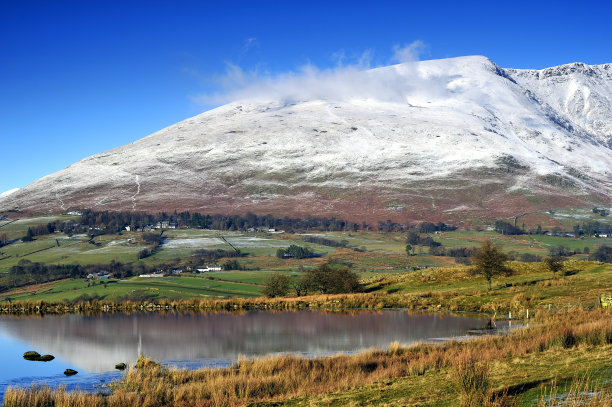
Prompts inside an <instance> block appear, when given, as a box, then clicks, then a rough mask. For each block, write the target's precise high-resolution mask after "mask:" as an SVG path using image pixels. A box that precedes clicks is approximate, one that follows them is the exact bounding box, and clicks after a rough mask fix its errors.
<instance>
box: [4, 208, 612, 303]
mask: <svg viewBox="0 0 612 407" xmlns="http://www.w3.org/2000/svg"><path fill="white" fill-rule="evenodd" d="M583 212H584V213H581V214H579V215H576V216H584V217H588V218H589V219H591V218H593V219H595V218H596V217H597V216H598V215H595V214H592V213H590V214H589V213H588V212H586V210H585V211H583ZM559 216H561V215H559ZM569 216H570V215H568V214H563V215H562V217H563V218H564V219H566V220H567V219H570V220H571V218H569ZM594 216H595V217H594ZM600 218H601V217H600ZM69 219H73V220H78V217H75V216H49V217H39V218H31V219H20V220H17V221H15V222H11V223H9V221H7V220H4V221H1V222H0V233H5V234H7V235H8V237H9V239H10V240H13V241H12V242H11V243H10V244H8V245H6V246H4V247H1V248H0V284H1V283H2V281H3V279H4V278H6V273H7V272H8V271H9V270H10V269H11V267H13V266H15V265H17V264H18V263H19V262H20V261H21V260H29V261H31V262H40V263H44V264H79V265H100V270H104V269H105V265H108V264H109V263H110V262H111V261H115V262H121V263H124V264H134V265H135V264H138V263H142V264H143V265H147V266H151V267H154V268H155V267H158V266H159V267H161V266H162V265H164V264H168V263H174V264H175V265H176V267H178V268H182V266H181V264H182V263H185V262H186V261H187V260H189V259H190V258H192V257H191V256H193V254H194V252H196V251H197V250H204V249H205V250H214V249H223V250H230V251H231V250H233V249H234V248H235V249H238V250H240V251H241V252H242V254H243V255H244V256H243V257H239V258H237V259H236V260H237V261H238V262H239V263H240V265H241V266H242V267H243V268H245V269H247V270H249V271H232V272H219V273H207V274H206V275H205V276H199V277H198V278H195V277H192V278H193V279H194V281H196V282H197V283H200V282H203V281H206V283H205V284H206V286H204V285H197V284H196V287H195V288H194V287H191V286H190V285H189V284H186V285H185V284H178V283H176V282H174V279H173V278H165V279H163V281H162V282H153V281H148V280H146V279H141V280H142V281H140V280H134V279H131V280H128V281H121V282H119V283H111V284H108V288H106V289H103V288H99V287H97V286H96V287H95V288H94V287H76V286H74V287H73V286H69V285H65V284H67V283H65V282H61V283H52V284H49V287H52V288H47V290H49V289H51V290H52V292H49V291H37V292H36V293H35V294H32V293H30V294H28V295H30V296H31V298H32V299H35V298H45V299H47V298H48V299H52V300H63V299H68V300H73V299H74V298H79V297H80V296H82V295H88V296H99V297H103V298H108V299H116V298H122V297H123V296H126V295H129V293H131V292H133V291H134V290H147V291H146V293H144V294H143V293H142V292H141V291H136V293H137V294H138V295H144V296H150V297H151V298H153V297H155V298H162V297H163V298H189V297H198V296H212V297H228V296H236V297H252V296H257V295H259V294H260V292H261V286H262V285H263V284H264V281H265V278H266V276H268V275H269V272H282V273H289V274H291V275H294V276H297V275H299V273H300V271H301V270H304V269H308V268H312V267H316V266H318V265H320V264H322V263H324V262H327V261H331V262H338V263H343V264H346V265H349V266H350V267H351V268H352V269H353V270H355V271H357V272H358V273H361V275H362V277H363V279H364V280H369V279H372V278H384V277H387V276H393V275H396V274H398V273H399V274H403V273H406V272H409V271H412V270H413V269H414V268H419V267H421V268H422V267H446V266H455V265H457V262H456V260H455V259H454V258H452V257H445V256H433V255H430V254H429V248H427V247H424V246H417V247H415V249H414V255H411V256H407V255H406V251H405V247H406V235H405V233H395V232H394V233H379V232H372V231H358V232H310V233H303V234H289V233H282V234H268V233H247V232H237V231H216V230H206V229H170V230H165V231H164V234H163V236H164V237H165V240H164V243H163V244H162V245H161V246H160V247H159V248H158V249H156V250H155V252H154V253H153V254H152V255H151V256H149V257H146V258H144V259H141V260H139V259H138V254H139V252H140V251H141V250H142V249H143V248H145V247H146V246H145V245H144V244H143V243H139V242H141V240H142V239H141V236H142V234H141V233H140V232H127V231H123V232H121V233H118V234H106V235H101V236H97V237H95V238H94V239H91V240H90V238H89V237H88V236H86V235H84V234H81V235H75V236H70V237H69V236H67V235H65V234H63V233H53V234H50V235H44V236H38V237H36V238H35V240H34V241H33V242H22V241H21V240H19V239H18V238H19V237H21V236H24V235H25V233H26V231H27V228H28V227H31V226H36V225H41V224H46V223H47V222H52V221H55V220H61V221H65V220H69ZM574 221H576V220H574ZM155 233H159V231H155ZM309 236H315V237H322V238H325V239H329V240H333V241H336V242H341V241H344V242H347V244H346V247H345V248H338V247H330V246H324V245H320V244H313V243H309V242H305V241H304V239H306V238H308V237H309ZM431 236H432V237H433V238H434V240H435V241H437V242H440V243H441V244H442V248H444V249H451V248H459V247H471V248H473V247H478V246H480V245H481V244H482V242H483V241H484V240H486V239H491V240H492V241H493V242H494V243H496V244H498V245H500V246H501V247H502V250H503V251H505V252H516V253H518V254H523V253H531V254H534V255H537V256H546V255H547V254H548V250H549V249H550V248H551V247H555V246H565V247H568V248H569V249H570V250H576V249H578V250H579V251H580V252H583V251H584V250H585V248H587V249H588V250H589V251H590V252H593V251H595V250H596V249H597V248H598V247H599V246H600V245H602V244H609V245H612V239H610V238H594V237H591V238H573V237H555V236H546V235H521V236H503V235H500V234H498V233H495V232H493V231H475V230H463V229H460V230H456V231H450V232H442V233H436V234H432V235H431ZM291 244H296V245H300V246H305V247H308V248H310V249H311V250H312V251H314V252H315V253H317V254H318V255H319V257H317V258H310V259H302V260H296V259H279V258H277V257H276V251H277V250H278V249H279V248H286V247H288V246H289V245H291ZM587 257H588V255H585V254H579V255H575V256H574V257H573V259H575V260H585V259H586V258H587ZM228 260H230V259H219V260H218V263H219V264H223V263H224V262H226V261H228ZM179 280H180V281H188V280H189V277H181V278H180V279H179ZM130 284H131V285H134V287H132V286H131V285H130ZM202 284H204V283H202ZM63 287H65V288H63ZM419 289H420V288H419ZM432 289H433V287H432ZM64 293H65V294H64ZM22 295H24V294H19V296H22ZM6 296H11V297H15V294H14V293H13V292H9V293H6V292H5V293H4V294H3V295H2V296H0V298H3V297H6ZM62 296H63V297H62Z"/></svg>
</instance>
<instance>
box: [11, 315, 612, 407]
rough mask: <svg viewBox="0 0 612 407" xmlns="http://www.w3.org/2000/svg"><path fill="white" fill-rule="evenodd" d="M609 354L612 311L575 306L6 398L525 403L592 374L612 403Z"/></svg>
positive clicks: (44, 401)
mask: <svg viewBox="0 0 612 407" xmlns="http://www.w3.org/2000/svg"><path fill="white" fill-rule="evenodd" d="M611 358H612V318H611V314H610V313H609V311H608V312H606V311H603V310H595V311H582V310H576V311H572V312H570V313H561V314H550V315H548V316H546V317H545V318H542V319H541V320H540V323H538V324H537V325H535V326H531V327H527V328H523V329H520V330H517V331H514V332H512V333H511V334H509V335H506V336H491V337H483V338H478V339H474V340H471V341H467V342H447V343H444V344H442V345H418V346H415V347H411V348H403V347H400V346H398V345H391V346H390V348H389V349H387V350H371V351H367V352H364V353H361V354H359V355H354V356H347V355H336V356H332V357H326V358H320V359H304V358H301V357H297V356H289V355H285V356H276V357H268V358H261V359H253V360H239V361H238V363H236V364H235V365H234V366H232V367H231V368H225V369H200V370H195V371H185V370H176V369H167V368H163V367H161V366H159V365H158V364H156V363H155V362H153V361H150V360H146V359H145V358H142V359H141V360H140V361H139V362H138V364H137V368H135V369H134V368H133V369H129V370H128V371H127V372H126V373H125V375H124V377H123V379H122V380H120V381H118V382H117V383H114V384H113V385H112V386H111V387H112V393H111V394H110V395H108V396H103V395H100V394H97V395H94V394H85V393H67V392H65V391H63V390H61V389H60V390H50V389H47V388H30V389H18V388H9V389H8V390H7V392H6V396H5V400H4V405H5V406H25V405H40V406H55V405H63V406H77V405H78V406H85V405H86V406H109V407H110V406H219V405H227V406H239V405H246V404H249V403H250V405H275V406H278V405H364V404H378V405H459V404H463V405H469V404H472V405H477V404H479V405H482V404H489V405H512V404H516V405H519V404H528V403H531V402H537V401H538V400H539V399H542V402H543V403H546V397H545V396H543V395H546V394H549V393H550V392H551V388H552V389H554V390H552V391H554V392H557V394H560V395H563V394H564V393H565V392H566V390H565V389H566V387H567V386H571V384H572V383H574V382H575V381H576V380H580V378H581V377H582V375H584V374H586V373H591V374H592V375H595V376H594V377H597V378H601V379H602V380H599V381H598V380H595V381H592V382H589V383H585V384H584V386H585V387H586V390H592V389H593V388H594V387H597V388H598V390H599V393H597V397H598V401H597V403H598V404H595V405H609V404H610V397H611V393H610V379H612V371H611V369H610V364H609V361H610V359H611ZM466 383H467V384H466ZM590 400H592V397H591V398H590ZM474 403H476V404H474ZM510 403H512V404H510ZM606 403H607V404H606Z"/></svg>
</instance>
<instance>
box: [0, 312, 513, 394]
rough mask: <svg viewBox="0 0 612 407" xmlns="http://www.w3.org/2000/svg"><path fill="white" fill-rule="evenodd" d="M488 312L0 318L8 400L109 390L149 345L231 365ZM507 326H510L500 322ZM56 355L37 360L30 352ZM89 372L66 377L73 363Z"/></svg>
mask: <svg viewBox="0 0 612 407" xmlns="http://www.w3.org/2000/svg"><path fill="white" fill-rule="evenodd" d="M487 321H488V320H487V319H486V318H479V317H468V316H456V315H450V314H440V313H436V314H426V313H410V312H405V311H378V312H376V311H359V312H320V311H294V312H292V311H285V312H266V311H249V312H244V313H200V314H181V313H176V314H174V313H172V314H163V313H135V314H129V315H125V314H106V315H98V316H89V315H79V314H76V315H61V316H56V315H52V316H44V317H40V316H28V317H11V316H2V317H0V399H2V398H3V397H4V391H5V389H6V387H7V386H9V385H20V386H29V385H30V384H32V383H37V384H41V383H47V384H49V385H52V386H56V385H58V384H62V383H63V384H66V386H67V388H69V389H73V388H76V387H79V388H81V389H83V390H90V391H91V390H94V391H96V390H102V385H103V384H105V383H108V382H109V381H111V380H113V379H117V378H119V377H121V373H120V372H118V371H115V370H114V366H115V364H117V363H119V362H125V363H129V364H133V363H134V362H135V361H136V359H137V358H138V355H139V354H140V353H144V354H145V355H147V356H148V357H150V358H153V359H155V360H158V361H162V362H164V364H166V365H171V366H178V367H185V368H198V367H202V366H228V365H230V364H231V363H232V362H234V361H235V360H236V359H237V358H238V356H239V355H246V356H248V357H252V356H263V355H268V354H277V353H295V354H301V355H305V356H322V355H329V354H334V353H339V352H346V353H352V352H357V351H360V350H364V349H367V348H371V347H386V346H388V345H389V344H390V343H391V342H394V341H398V342H400V343H401V344H404V345H409V344H412V343H415V342H420V341H431V340H444V339H448V338H451V337H458V336H464V335H466V333H467V332H468V331H470V330H473V329H481V328H483V327H484V326H485V325H486V323H487ZM498 328H502V329H503V328H506V327H505V326H500V324H499V323H498ZM28 350H35V351H37V352H39V353H40V354H52V355H54V356H55V358H56V359H55V360H53V361H51V362H30V361H26V360H24V359H23V358H22V355H23V353H24V352H26V351H28ZM66 368H72V369H75V370H77V371H79V374H77V375H76V376H72V377H69V378H67V377H65V376H64V374H63V371H64V369H66Z"/></svg>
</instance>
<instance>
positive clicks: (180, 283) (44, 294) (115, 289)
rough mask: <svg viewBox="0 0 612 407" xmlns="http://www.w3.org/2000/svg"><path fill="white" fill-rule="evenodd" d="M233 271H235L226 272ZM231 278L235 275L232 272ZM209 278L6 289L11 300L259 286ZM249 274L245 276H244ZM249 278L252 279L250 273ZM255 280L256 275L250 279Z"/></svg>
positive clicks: (241, 291) (186, 294) (184, 294)
mask: <svg viewBox="0 0 612 407" xmlns="http://www.w3.org/2000/svg"><path fill="white" fill-rule="evenodd" d="M228 274H230V275H231V274H235V273H228ZM233 277H234V280H240V279H237V278H236V276H233ZM231 278H232V277H231V276H230V277H229V278H228V281H219V280H209V279H206V278H201V277H188V276H182V277H164V278H143V277H133V278H130V279H125V280H113V279H110V280H108V281H107V283H106V284H103V283H102V282H100V281H97V282H95V284H94V285H92V283H91V282H88V281H86V280H81V279H79V280H62V281H57V282H53V283H47V284H41V285H38V286H31V287H28V288H26V289H17V290H14V291H11V292H9V293H6V294H5V295H4V296H3V297H0V298H6V297H9V298H11V300H13V301H25V300H28V301H38V300H43V301H46V302H61V301H74V300H78V299H82V300H87V299H91V298H98V299H100V300H108V301H121V300H123V299H133V300H138V299H140V300H145V299H146V300H149V301H151V300H158V299H162V298H165V299H169V300H181V299H190V298H209V297H226V298H228V297H238V298H252V297H259V296H260V295H261V288H262V287H261V286H260V285H255V284H253V283H247V282H239V283H236V282H231V281H229V280H230V279H231ZM248 279H249V278H247V280H248ZM251 279H253V278H252V277H251ZM253 280H256V279H253Z"/></svg>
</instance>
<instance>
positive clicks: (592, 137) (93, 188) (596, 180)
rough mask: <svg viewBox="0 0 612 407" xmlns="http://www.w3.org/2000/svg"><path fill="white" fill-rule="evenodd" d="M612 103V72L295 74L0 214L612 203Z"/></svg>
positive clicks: (90, 165) (22, 195) (45, 187)
mask: <svg viewBox="0 0 612 407" xmlns="http://www.w3.org/2000/svg"><path fill="white" fill-rule="evenodd" d="M611 101H612V68H611V66H610V65H609V64H608V65H597V66H589V65H584V64H569V65H564V66H561V67H555V68H548V69H545V70H540V71H532V70H515V69H502V68H500V67H499V66H497V65H496V64H495V63H493V62H492V61H490V60H489V59H488V58H485V57H480V56H471V57H460V58H451V59H443V60H432V61H422V62H412V63H407V64H399V65H393V66H387V67H381V68H376V69H372V70H368V71H342V72H331V73H324V74H321V75H318V76H317V75H314V76H306V77H303V78H291V79H289V80H287V81H285V82H284V83H264V84H258V85H257V86H255V87H253V88H251V89H246V90H245V91H244V92H243V93H241V94H240V99H239V100H238V101H236V102H232V103H229V104H227V105H224V106H221V107H219V108H217V109H213V110H210V111H208V112H205V113H202V114H200V115H198V116H195V117H192V118H190V119H187V120H185V121H183V122H180V123H177V124H175V125H173V126H170V127H168V128H166V129H163V130H161V131H159V132H157V133H154V134H152V135H150V136H148V137H145V138H143V139H141V140H139V141H136V142H134V143H131V144H128V145H125V146H122V147H119V148H117V149H114V150H110V151H107V152H105V153H101V154H97V155H94V156H92V157H89V158H86V159H84V160H81V161H79V162H77V163H75V164H73V165H72V166H70V167H68V168H66V169H64V170H62V171H59V172H57V173H55V174H51V175H49V176H46V177H44V178H41V179H40V180H38V181H36V182H34V183H32V184H30V185H29V186H27V187H25V188H22V189H21V190H19V191H18V192H17V193H15V194H13V195H11V196H10V197H7V198H6V199H3V200H2V201H1V202H0V209H10V208H15V207H18V208H20V209H29V210H38V211H63V210H67V209H68V208H84V207H93V208H98V209H99V208H111V209H123V210H159V209H164V210H170V209H171V210H174V209H178V210H184V209H188V210H198V211H201V212H209V213H241V212H246V211H249V210H250V211H254V212H258V213H268V212H270V213H275V214H279V215H288V216H292V215H297V216H305V215H314V216H316V215H335V216H339V217H344V218H353V219H365V218H368V219H392V218H393V219H395V218H402V219H406V218H425V217H429V218H431V216H440V214H447V215H448V216H451V215H453V214H455V212H457V216H459V214H458V212H462V215H461V216H463V215H465V213H466V212H469V213H470V216H474V214H480V215H482V216H501V215H508V214H512V213H517V212H519V211H524V210H529V209H533V208H534V207H547V206H548V207H551V206H552V205H584V204H586V202H587V201H589V200H591V199H596V200H604V201H609V200H610V196H611V195H612V194H611V192H612V183H611V179H612V150H611V149H610V148H611V146H612V144H611V143H612V108H611ZM560 197H563V199H560ZM458 207H460V208H462V209H461V211H456V210H455V209H454V208H458ZM480 215H477V216H480Z"/></svg>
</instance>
